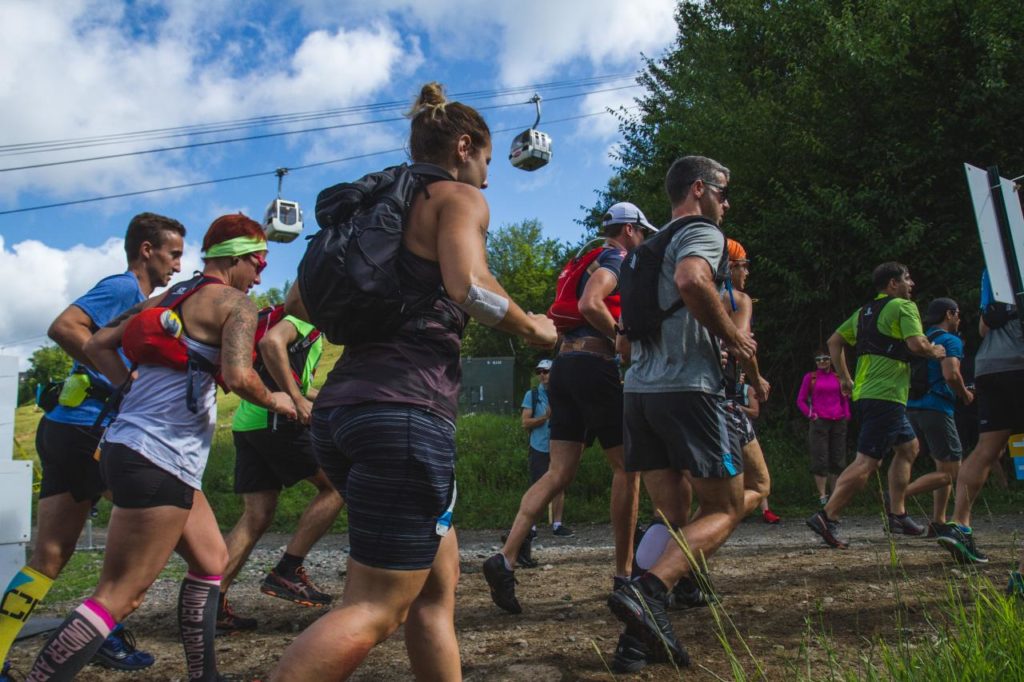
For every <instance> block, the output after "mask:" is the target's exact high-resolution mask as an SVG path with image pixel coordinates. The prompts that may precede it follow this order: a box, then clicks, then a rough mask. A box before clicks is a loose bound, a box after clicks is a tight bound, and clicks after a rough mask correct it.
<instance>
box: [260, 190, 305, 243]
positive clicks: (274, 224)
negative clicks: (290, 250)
mask: <svg viewBox="0 0 1024 682" xmlns="http://www.w3.org/2000/svg"><path fill="white" fill-rule="evenodd" d="M263 231H264V232H266V233H267V241H271V242H286V243H287V242H290V241H292V240H293V239H295V238H296V237H298V236H299V233H301V232H302V209H301V208H300V207H299V203H298V202H297V201H288V200H287V199H274V200H273V201H271V202H270V205H269V206H267V213H266V215H265V216H264V217H263Z"/></svg>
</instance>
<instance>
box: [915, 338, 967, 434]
mask: <svg viewBox="0 0 1024 682" xmlns="http://www.w3.org/2000/svg"><path fill="white" fill-rule="evenodd" d="M937 329H938V328H937V327H929V328H928V330H927V331H926V332H925V333H926V334H927V335H929V336H930V335H931V334H932V332H934V331H936V330H937ZM932 343H935V344H938V345H940V346H942V347H943V348H945V349H946V357H947V358H956V359H957V360H963V359H964V342H963V341H961V340H960V337H958V336H957V335H956V334H950V333H949V332H942V333H941V334H939V335H938V336H936V337H935V338H934V339H932ZM928 386H929V387H930V390H929V391H928V393H926V394H925V395H924V396H923V397H922V398H918V399H917V400H908V401H907V408H908V409H911V410H934V411H936V412H944V413H945V414H948V415H952V414H953V408H954V407H956V394H954V393H953V390H952V389H951V388H950V387H949V384H947V383H946V379H945V377H943V376H942V361H941V360H929V361H928Z"/></svg>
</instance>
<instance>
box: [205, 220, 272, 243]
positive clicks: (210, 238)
mask: <svg viewBox="0 0 1024 682" xmlns="http://www.w3.org/2000/svg"><path fill="white" fill-rule="evenodd" d="M235 237H254V238H256V239H263V240H266V235H264V234H263V228H262V227H260V224H259V223H257V222H256V221H255V220H253V219H252V218H250V217H249V216H247V215H244V214H242V213H231V214H229V215H222V216H221V217H219V218H217V219H216V220H214V221H213V222H212V223H210V227H209V228H208V229H207V230H206V235H205V236H204V237H203V251H209V250H210V249H211V248H213V247H214V246H216V245H217V244H220V243H221V242H226V241H227V240H229V239H234V238H235Z"/></svg>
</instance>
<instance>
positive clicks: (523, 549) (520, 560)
mask: <svg viewBox="0 0 1024 682" xmlns="http://www.w3.org/2000/svg"><path fill="white" fill-rule="evenodd" d="M535 537H537V531H535V530H533V529H532V528H531V529H530V534H529V535H527V536H526V539H525V540H523V544H521V545H519V551H518V552H517V553H516V566H518V567H519V568H537V567H538V566H540V562H539V561H537V560H536V559H534V558H533V539H534V538H535ZM507 540H508V533H502V534H501V544H505V542H506V541H507Z"/></svg>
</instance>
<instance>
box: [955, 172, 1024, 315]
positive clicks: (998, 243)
mask: <svg viewBox="0 0 1024 682" xmlns="http://www.w3.org/2000/svg"><path fill="white" fill-rule="evenodd" d="M964 170H965V171H966V172H967V185H968V187H970V190H971V201H972V202H973V203H974V217H975V219H976V220H977V221H978V236H979V237H981V251H982V254H984V256H985V267H987V268H988V276H989V279H990V280H992V295H993V297H994V298H995V300H997V301H999V302H1000V303H1016V301H1015V300H1014V296H1013V293H1014V292H1013V287H1012V286H1011V285H1010V273H1009V270H1008V269H1007V267H1006V255H1005V254H1004V253H1003V241H1002V239H1001V238H1000V236H999V222H998V221H997V219H996V210H995V205H994V204H993V203H992V192H991V189H990V187H989V184H988V172H987V171H984V170H982V169H980V168H975V167H974V166H972V165H970V164H967V163H965V164H964ZM1000 184H1001V185H1002V188H1003V200H1004V202H1005V203H1006V213H1007V216H1008V217H1009V219H1010V235H1011V237H1012V239H1013V245H1014V247H1015V250H1016V252H1017V263H1018V267H1020V270H1021V272H1022V273H1024V213H1022V211H1021V205H1020V195H1019V194H1018V193H1017V192H1016V191H1014V187H1013V185H1014V183H1013V182H1012V181H1010V180H1007V179H1006V178H1000Z"/></svg>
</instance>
